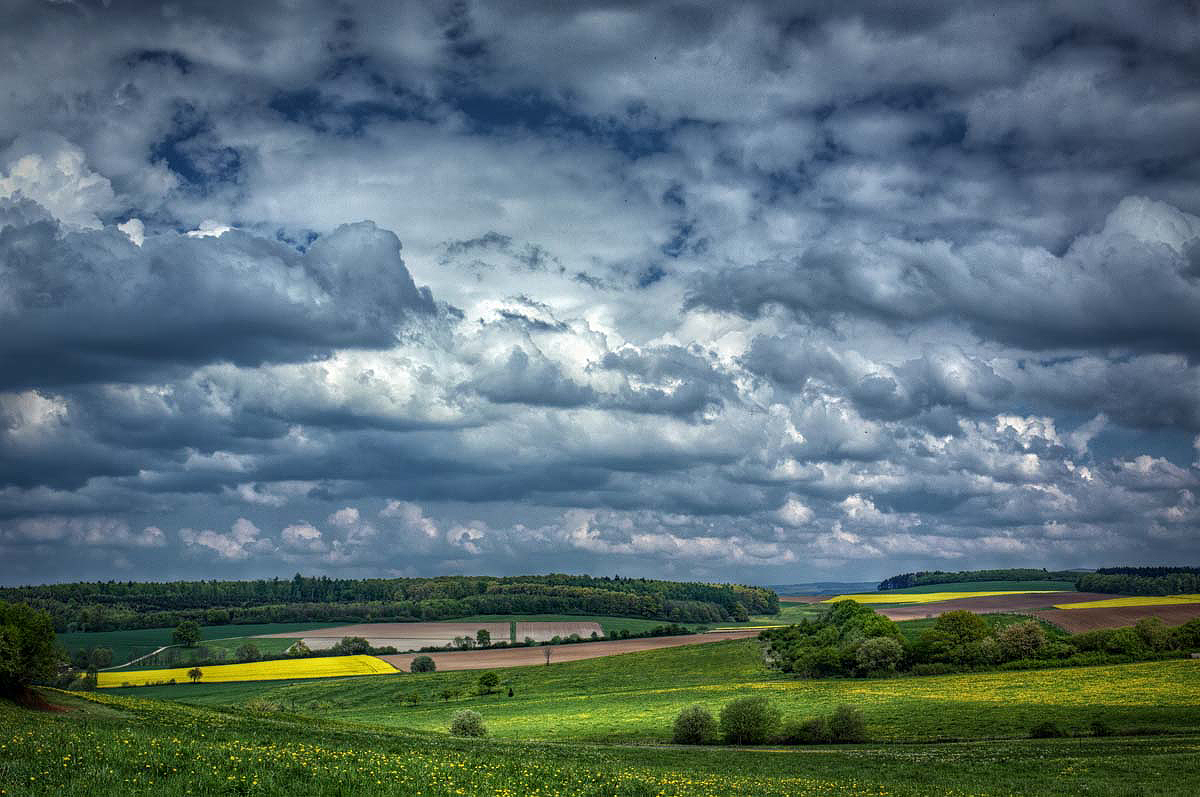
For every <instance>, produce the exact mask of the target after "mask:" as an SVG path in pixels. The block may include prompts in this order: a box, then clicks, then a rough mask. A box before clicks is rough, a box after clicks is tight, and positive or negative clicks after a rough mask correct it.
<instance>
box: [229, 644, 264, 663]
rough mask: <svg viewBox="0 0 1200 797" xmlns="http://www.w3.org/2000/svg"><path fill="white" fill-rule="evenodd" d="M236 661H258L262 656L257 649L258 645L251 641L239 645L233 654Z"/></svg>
mask: <svg viewBox="0 0 1200 797" xmlns="http://www.w3.org/2000/svg"><path fill="white" fill-rule="evenodd" d="M234 656H236V657H237V660H238V661H258V660H259V659H261V658H262V654H261V653H259V651H258V646H257V645H255V644H254V643H253V642H247V643H246V644H244V645H242V646H240V647H239V648H238V649H237V652H236V653H235V654H234Z"/></svg>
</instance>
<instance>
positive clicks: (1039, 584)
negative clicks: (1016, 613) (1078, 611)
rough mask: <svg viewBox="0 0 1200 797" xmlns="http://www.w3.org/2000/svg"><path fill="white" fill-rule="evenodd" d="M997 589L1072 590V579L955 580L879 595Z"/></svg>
mask: <svg viewBox="0 0 1200 797" xmlns="http://www.w3.org/2000/svg"><path fill="white" fill-rule="evenodd" d="M972 590H999V591H1006V592H1029V591H1034V592H1074V591H1075V582H1074V581H956V582H954V583H952V584H925V585H924V586H920V587H902V588H901V589H889V590H886V591H884V592H880V593H879V594H880V595H920V594H921V593H925V592H971V591H972Z"/></svg>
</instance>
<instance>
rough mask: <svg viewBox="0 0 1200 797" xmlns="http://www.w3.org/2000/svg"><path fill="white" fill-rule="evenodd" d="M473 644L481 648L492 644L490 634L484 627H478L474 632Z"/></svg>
mask: <svg viewBox="0 0 1200 797" xmlns="http://www.w3.org/2000/svg"><path fill="white" fill-rule="evenodd" d="M475 644H476V645H478V646H479V647H481V648H486V647H487V646H488V645H490V644H492V635H491V633H490V632H489V631H488V630H487V629H486V628H480V629H479V630H478V631H476V632H475Z"/></svg>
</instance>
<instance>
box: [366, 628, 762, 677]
mask: <svg viewBox="0 0 1200 797" xmlns="http://www.w3.org/2000/svg"><path fill="white" fill-rule="evenodd" d="M758 633H759V632H758V631H757V630H754V629H749V630H744V629H740V628H736V629H732V630H729V631H721V632H716V631H713V632H710V633H707V634H690V635H687V636H660V637H644V638H641V639H614V640H609V641H605V642H578V643H574V644H570V645H553V646H550V647H534V648H526V647H518V648H498V649H493V650H464V651H459V652H448V653H428V654H423V655H428V656H429V657H430V658H432V659H433V662H434V664H435V665H436V666H437V669H438V670H439V671H443V672H444V671H450V670H491V669H496V668H500V667H532V666H536V665H545V664H546V651H547V650H549V651H550V661H551V662H553V663H556V664H557V663H563V662H570V661H583V660H585V659H598V658H604V657H607V656H618V655H622V654H627V653H637V652H641V651H646V650H660V649H662V648H672V647H681V646H685V645H703V644H706V643H712V642H721V641H724V640H729V639H745V638H748V637H755V636H758ZM380 658H382V659H383V660H384V661H387V662H388V663H389V664H391V665H392V666H394V667H396V668H397V669H399V670H401V671H404V672H408V670H409V668H410V665H411V663H412V660H413V658H415V657H414V656H413V655H412V654H408V653H399V654H395V655H385V656H380Z"/></svg>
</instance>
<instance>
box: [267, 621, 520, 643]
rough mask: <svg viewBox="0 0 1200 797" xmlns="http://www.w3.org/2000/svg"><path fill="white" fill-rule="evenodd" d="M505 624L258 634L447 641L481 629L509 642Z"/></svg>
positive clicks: (340, 627) (376, 625)
mask: <svg viewBox="0 0 1200 797" xmlns="http://www.w3.org/2000/svg"><path fill="white" fill-rule="evenodd" d="M509 628H510V627H509V624H508V623H496V622H491V623H460V622H447V623H352V624H350V625H335V626H330V627H326V628H320V629H317V630H315V631H309V632H305V633H303V634H289V633H281V634H260V635H259V636H264V637H304V638H306V639H307V638H311V637H330V638H333V639H341V638H342V637H347V636H361V637H374V638H377V639H441V638H445V639H446V641H447V642H449V641H450V640H452V639H454V637H456V636H472V637H473V636H475V633H476V632H477V631H480V630H484V631H487V632H488V633H489V634H491V635H492V638H493V639H508V637H509Z"/></svg>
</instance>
